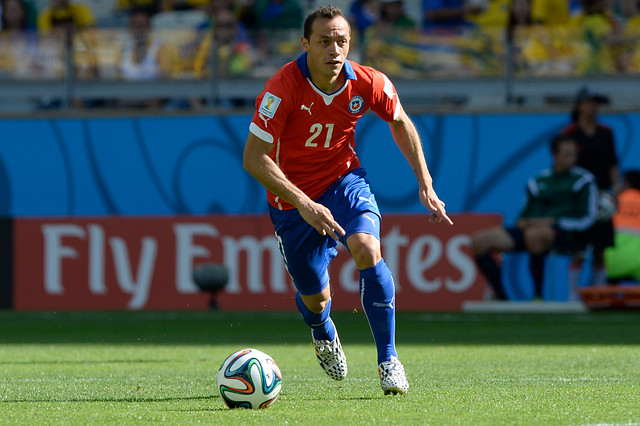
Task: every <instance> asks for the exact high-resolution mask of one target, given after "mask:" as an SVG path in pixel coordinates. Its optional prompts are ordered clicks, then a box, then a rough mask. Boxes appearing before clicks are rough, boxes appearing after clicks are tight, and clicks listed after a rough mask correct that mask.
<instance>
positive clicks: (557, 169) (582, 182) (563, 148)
mask: <svg viewBox="0 0 640 426" xmlns="http://www.w3.org/2000/svg"><path fill="white" fill-rule="evenodd" d="M551 155H552V156H553V167H552V169H550V170H545V171H543V172H541V173H540V174H539V175H537V176H536V177H534V178H531V179H530V180H529V182H528V183H527V198H526V204H525V206H524V209H523V210H522V213H521V214H520V217H519V219H518V221H517V223H516V226H514V227H509V228H505V227H501V226H499V227H495V228H491V229H488V230H484V231H479V232H477V233H476V234H474V235H473V236H472V247H473V253H474V256H475V259H476V263H477V265H478V268H479V269H480V271H481V272H482V273H483V274H484V275H485V277H486V278H487V280H488V281H489V284H490V285H491V287H492V288H493V291H494V293H495V296H496V298H497V299H499V300H507V299H508V297H507V294H506V292H505V290H504V286H503V283H502V277H501V269H500V266H499V264H498V262H497V261H496V259H495V257H494V254H495V252H509V251H527V252H529V254H530V268H531V273H532V277H533V280H534V284H535V296H536V298H541V297H542V282H543V277H544V270H543V268H544V260H545V259H544V256H545V255H546V254H547V253H548V252H549V251H550V250H551V249H552V248H554V249H556V250H559V251H567V252H574V251H577V250H583V249H584V248H585V246H586V239H585V235H584V232H585V231H586V230H588V229H589V228H590V227H591V226H592V225H593V223H594V222H595V220H596V217H597V215H598V188H597V187H596V184H595V178H594V177H593V175H592V174H591V173H589V172H588V171H586V170H585V169H582V168H580V167H577V166H576V165H575V164H576V159H577V155H578V149H577V144H576V142H575V140H573V139H572V138H570V137H568V136H564V135H561V136H556V137H554V138H553V139H552V140H551Z"/></svg>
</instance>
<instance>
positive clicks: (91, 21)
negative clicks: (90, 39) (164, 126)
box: [38, 0, 95, 34]
mask: <svg viewBox="0 0 640 426" xmlns="http://www.w3.org/2000/svg"><path fill="white" fill-rule="evenodd" d="M94 25H95V18H94V16H93V13H92V12H91V9H89V7H87V6H86V5H84V4H82V3H72V2H71V1H70V0H50V6H49V7H48V8H46V9H44V10H43V11H42V12H41V13H40V14H39V15H38V32H40V33H41V34H49V33H50V32H51V31H63V32H71V31H72V30H84V29H86V28H90V27H93V26H94Z"/></svg>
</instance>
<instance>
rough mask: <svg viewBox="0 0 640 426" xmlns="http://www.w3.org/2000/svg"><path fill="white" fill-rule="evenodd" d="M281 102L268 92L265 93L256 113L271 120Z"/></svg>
mask: <svg viewBox="0 0 640 426" xmlns="http://www.w3.org/2000/svg"><path fill="white" fill-rule="evenodd" d="M281 100H282V99H280V98H279V97H277V96H276V95H274V94H271V93H269V92H267V93H265V94H264V98H262V103H261V104H260V108H259V109H258V112H259V113H260V114H262V115H264V116H266V117H269V118H273V116H274V115H275V113H276V111H277V110H278V106H280V101H281Z"/></svg>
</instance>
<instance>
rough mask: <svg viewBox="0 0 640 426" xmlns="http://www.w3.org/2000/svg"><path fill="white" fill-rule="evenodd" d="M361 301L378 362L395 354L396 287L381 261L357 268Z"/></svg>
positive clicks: (386, 359) (387, 269)
mask: <svg viewBox="0 0 640 426" xmlns="http://www.w3.org/2000/svg"><path fill="white" fill-rule="evenodd" d="M360 301H361V302H362V307H363V308H364V312H365V313H366V314H367V319H368V320H369V326H370V327H371V332H372V333H373V338H374V340H375V341H376V347H377V348H378V364H380V363H381V362H384V361H389V359H391V356H392V355H393V356H396V357H397V356H398V355H397V353H396V343H395V334H396V319H395V306H394V304H395V287H394V284H393V277H391V271H390V270H389V268H388V267H387V264H386V263H384V259H382V260H380V262H378V264H377V265H375V266H372V267H370V268H367V269H363V270H361V271H360Z"/></svg>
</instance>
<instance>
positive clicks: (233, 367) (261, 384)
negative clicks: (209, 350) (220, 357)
mask: <svg viewBox="0 0 640 426" xmlns="http://www.w3.org/2000/svg"><path fill="white" fill-rule="evenodd" d="M217 385H218V392H219V393H220V398H222V400H223V401H224V402H225V404H227V406H228V407H229V408H266V407H267V406H269V405H270V404H272V403H273V402H274V401H275V400H276V399H277V398H278V395H280V389H281V388H282V374H281V373H280V368H279V367H278V365H277V364H276V362H275V361H274V360H273V358H271V357H270V356H269V355H267V354H265V353H264V352H261V351H259V350H257V349H251V348H247V349H242V350H239V351H237V352H234V353H233V354H231V355H229V357H227V359H225V360H224V362H223V363H222V365H221V366H220V370H218V382H217Z"/></svg>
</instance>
